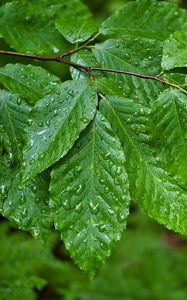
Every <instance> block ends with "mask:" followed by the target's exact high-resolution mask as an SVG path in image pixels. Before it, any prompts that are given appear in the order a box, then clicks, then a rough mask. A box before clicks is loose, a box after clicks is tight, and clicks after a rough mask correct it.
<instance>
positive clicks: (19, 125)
mask: <svg viewBox="0 0 187 300" xmlns="http://www.w3.org/2000/svg"><path fill="white" fill-rule="evenodd" d="M30 111H31V108H30V106H28V105H27V104H26V103H25V101H24V100H23V99H21V98H20V97H19V96H17V95H15V94H11V93H9V92H8V91H1V93H0V117H1V120H2V123H3V127H4V129H5V131H6V133H7V135H8V137H9V139H10V142H11V145H12V150H13V154H15V155H18V154H19V150H20V145H21V144H22V142H23V138H24V128H25V126H26V123H27V121H28V115H29V113H30Z"/></svg>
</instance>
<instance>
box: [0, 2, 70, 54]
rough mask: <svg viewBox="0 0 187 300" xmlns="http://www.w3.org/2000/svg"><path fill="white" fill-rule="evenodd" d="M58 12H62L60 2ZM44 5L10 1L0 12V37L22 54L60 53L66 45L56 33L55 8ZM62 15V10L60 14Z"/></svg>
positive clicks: (47, 3)
mask: <svg viewBox="0 0 187 300" xmlns="http://www.w3.org/2000/svg"><path fill="white" fill-rule="evenodd" d="M56 2H58V9H62V8H63V4H64V3H63V2H62V3H61V5H60V6H59V1H56ZM52 4H53V3H52V2H51V3H50V2H48V1H47V2H46V1H39V2H38V1H25V0H21V1H12V2H10V3H6V4H5V5H3V6H2V7H1V8H0V16H1V17H0V34H1V35H2V36H3V38H4V39H5V41H6V42H7V43H8V44H10V46H11V47H12V48H15V49H16V50H18V51H21V52H27V53H38V54H51V53H52V54H53V53H59V52H60V53H63V52H65V51H67V49H68V48H70V46H69V44H68V43H67V42H66V41H65V39H63V38H62V36H61V35H60V33H58V31H57V30H56V29H55V25H54V16H55V15H57V6H56V5H52ZM61 12H63V10H61Z"/></svg>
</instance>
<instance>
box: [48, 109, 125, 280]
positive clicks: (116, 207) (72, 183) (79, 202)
mask: <svg viewBox="0 0 187 300" xmlns="http://www.w3.org/2000/svg"><path fill="white" fill-rule="evenodd" d="M124 160H125V157H124V154H123V151H122V148H121V145H120V142H119V140H118V138H117V137H116V136H115V134H114V132H113V131H112V130H111V127H110V125H109V123H108V121H107V120H106V119H105V118H104V117H103V116H102V115H101V114H100V113H99V112H97V115H96V117H95V119H94V120H93V121H92V122H91V124H89V126H88V127H87V128H86V130H85V131H84V132H83V133H82V134H81V137H80V139H79V140H78V142H77V143H76V144H75V146H74V148H73V149H72V150H71V151H70V152H69V153H68V154H67V156H66V157H65V158H64V159H63V160H62V161H60V162H59V163H58V165H57V167H56V168H55V169H54V170H53V172H52V182H51V188H50V190H51V201H50V205H51V209H52V210H54V223H55V227H56V229H57V230H59V231H60V232H61V237H62V239H63V240H64V242H65V245H66V248H67V249H69V250H70V253H71V255H72V257H73V258H74V259H75V262H76V263H77V264H78V265H79V266H80V268H82V269H83V270H85V271H86V272H88V273H90V275H93V274H94V273H95V271H96V269H97V268H98V267H99V266H100V265H102V263H103V262H104V260H105V258H106V257H107V256H108V255H110V250H111V247H112V245H113V244H114V241H117V240H119V239H120V236H121V232H122V230H123V229H124V227H125V225H126V221H127V215H128V209H129V201H130V197H129V192H128V189H129V187H128V179H127V174H126V171H125V168H124Z"/></svg>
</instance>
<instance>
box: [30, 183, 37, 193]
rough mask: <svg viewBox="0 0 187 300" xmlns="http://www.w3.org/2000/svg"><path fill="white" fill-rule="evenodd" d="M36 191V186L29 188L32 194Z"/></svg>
mask: <svg viewBox="0 0 187 300" xmlns="http://www.w3.org/2000/svg"><path fill="white" fill-rule="evenodd" d="M37 189H38V188H37V186H35V185H33V186H31V190H32V191H33V193H36V191H37Z"/></svg>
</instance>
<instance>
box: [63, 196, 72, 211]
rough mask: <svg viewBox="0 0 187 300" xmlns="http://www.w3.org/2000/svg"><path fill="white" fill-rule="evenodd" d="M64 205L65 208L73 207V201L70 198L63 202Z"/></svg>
mask: <svg viewBox="0 0 187 300" xmlns="http://www.w3.org/2000/svg"><path fill="white" fill-rule="evenodd" d="M62 207H63V208H65V209H67V210H68V209H70V208H71V203H70V201H69V200H68V199H66V200H65V201H63V202H62Z"/></svg>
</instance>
